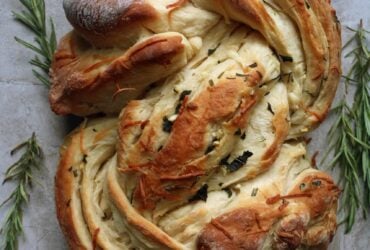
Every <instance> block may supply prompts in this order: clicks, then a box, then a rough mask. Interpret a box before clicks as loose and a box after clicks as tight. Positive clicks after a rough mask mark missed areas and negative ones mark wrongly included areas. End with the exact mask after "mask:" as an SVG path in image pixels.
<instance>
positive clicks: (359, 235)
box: [0, 0, 370, 250]
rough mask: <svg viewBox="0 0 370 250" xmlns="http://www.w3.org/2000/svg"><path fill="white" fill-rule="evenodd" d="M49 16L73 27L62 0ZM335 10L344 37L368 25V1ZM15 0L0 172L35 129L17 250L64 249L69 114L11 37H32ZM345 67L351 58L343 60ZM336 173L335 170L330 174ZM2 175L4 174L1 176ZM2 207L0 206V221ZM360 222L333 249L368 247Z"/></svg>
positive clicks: (7, 2) (3, 74) (2, 39)
mask: <svg viewBox="0 0 370 250" xmlns="http://www.w3.org/2000/svg"><path fill="white" fill-rule="evenodd" d="M45 2H46V5H47V15H48V16H52V17H53V19H54V21H55V24H56V31H57V35H58V38H60V37H61V36H62V35H63V34H65V33H66V32H68V31H69V30H70V29H71V27H70V25H69V24H68V23H67V21H66V19H65V17H64V12H63V9H62V0H45ZM332 2H333V5H334V6H335V7H336V9H337V13H338V17H339V19H340V20H341V22H342V25H343V41H344V42H345V41H347V39H348V37H349V36H350V35H351V34H350V33H349V32H348V30H347V29H345V27H346V26H349V27H356V25H357V24H358V22H359V19H360V18H362V19H363V21H364V26H365V27H366V28H367V29H370V1H369V0H352V1H351V0H332ZM20 9H21V5H20V4H19V1H17V0H1V6H0V34H1V36H0V109H1V113H2V115H1V118H0V159H1V162H0V173H1V174H3V173H4V172H5V170H6V169H7V167H8V166H9V165H10V164H12V163H13V162H14V161H15V160H17V157H14V158H12V157H10V154H9V152H10V150H11V149H12V148H13V147H14V146H15V145H17V144H18V143H20V142H22V141H24V140H25V139H26V138H29V137H30V136H31V134H32V132H36V134H37V137H38V139H39V142H40V144H41V146H42V148H43V150H44V156H45V161H44V167H43V168H42V169H41V171H39V172H37V173H36V174H35V176H36V178H38V179H39V181H40V182H41V184H42V186H37V185H35V186H34V188H33V190H32V193H31V200H30V203H29V206H28V207H27V208H26V209H25V215H24V229H25V234H24V236H23V237H21V238H20V249H27V250H32V249H53V250H59V249H67V246H66V243H65V241H64V239H63V236H62V233H61V230H60V229H59V225H58V222H57V220H56V216H55V205H54V175H55V171H56V165H57V161H58V157H59V149H58V148H59V146H60V145H61V143H62V141H63V137H64V136H65V135H66V134H67V133H68V132H69V131H70V130H71V129H72V128H73V124H71V121H70V119H67V118H63V117H58V116H56V115H54V114H53V113H52V112H51V111H50V109H49V104H48V99H47V90H46V89H45V87H44V86H42V85H40V84H38V82H37V80H36V79H35V78H34V77H33V75H32V72H31V67H30V65H29V64H28V63H27V62H28V61H29V60H30V59H31V58H32V57H33V54H32V52H30V51H28V50H26V49H24V48H23V47H21V46H20V45H18V44H17V43H16V42H15V41H14V36H18V37H20V38H22V39H25V40H28V41H32V39H33V37H32V34H30V32H29V31H28V30H27V29H25V28H24V27H23V26H21V25H19V24H18V23H17V22H15V21H14V19H13V17H12V14H11V10H17V11H18V10H20ZM343 64H344V67H343V71H344V72H346V70H347V69H348V66H349V64H350V62H349V61H348V60H345V61H344V62H343ZM341 93H343V88H341V89H340V90H339V91H338V93H337V100H338V99H339V98H340V97H341V96H342V94H341ZM330 123H331V119H330V118H329V119H327V120H326V121H325V122H324V124H323V125H322V126H321V127H320V128H319V129H317V130H316V131H315V132H314V133H313V134H312V137H313V140H312V142H311V144H310V150H311V152H314V151H317V150H318V151H322V150H323V149H325V147H326V146H327V141H326V140H325V138H326V134H327V130H328V128H329V127H330ZM334 174H335V173H334ZM0 179H2V177H1V178H0ZM12 188H13V186H12V185H10V184H7V185H4V186H1V188H0V201H3V200H4V199H5V198H6V197H7V195H8V194H9V193H10V192H11V190H12ZM3 219H4V209H2V210H1V211H0V220H1V223H2V222H3ZM358 221H359V222H358V223H357V224H356V226H355V228H354V229H353V231H352V233H351V234H348V235H344V234H343V228H342V227H340V228H339V230H338V232H337V234H336V237H335V238H334V240H333V243H332V244H331V249H335V250H337V249H338V250H344V249H345V250H347V249H348V250H349V249H350V250H364V249H370V220H368V221H367V222H365V221H363V219H362V217H361V215H359V216H358Z"/></svg>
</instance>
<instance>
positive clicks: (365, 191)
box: [323, 21, 370, 233]
mask: <svg viewBox="0 0 370 250" xmlns="http://www.w3.org/2000/svg"><path fill="white" fill-rule="evenodd" d="M350 30H351V31H352V32H354V35H353V37H352V38H351V39H350V40H349V41H348V43H347V44H346V45H345V46H344V49H345V48H347V47H348V46H349V45H350V44H354V46H355V49H353V50H351V51H350V52H349V53H348V54H347V55H346V58H348V57H351V58H353V62H352V66H351V68H350V70H349V72H348V74H347V76H344V79H345V84H346V90H347V87H348V86H354V87H355V88H356V91H355V95H354V99H353V105H352V106H350V105H349V104H348V103H347V102H346V101H345V99H346V96H344V97H343V99H342V101H341V102H340V104H339V105H338V106H337V107H336V108H334V109H333V112H334V113H335V114H336V115H337V119H336V121H335V122H334V125H333V126H332V127H331V129H330V131H329V134H328V139H329V148H328V151H327V152H326V154H325V157H324V159H323V161H325V160H326V158H327V155H328V154H329V153H330V152H333V154H334V157H333V159H332V160H331V161H330V162H328V163H327V166H328V167H330V168H334V167H338V168H339V169H340V173H341V184H342V188H343V194H342V209H343V210H344V214H345V216H344V220H343V223H344V224H345V232H346V233H348V232H350V231H351V229H352V227H353V225H354V223H355V220H356V214H357V212H358V210H359V209H361V208H362V210H363V212H364V216H365V217H366V212H367V209H368V208H369V204H370V196H369V195H370V159H369V158H370V145H369V143H370V97H369V83H370V74H369V69H370V51H369V48H368V47H367V44H368V42H369V41H368V38H367V36H366V34H367V33H368V32H367V31H366V30H365V29H364V28H363V25H362V21H361V22H360V25H359V28H358V29H357V30H354V29H350Z"/></svg>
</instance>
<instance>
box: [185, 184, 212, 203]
mask: <svg viewBox="0 0 370 250" xmlns="http://www.w3.org/2000/svg"><path fill="white" fill-rule="evenodd" d="M207 198H208V185H207V184H204V185H203V186H202V187H201V188H200V189H199V190H198V191H197V193H196V194H195V195H194V196H193V197H191V198H190V199H189V202H193V201H199V200H202V201H207Z"/></svg>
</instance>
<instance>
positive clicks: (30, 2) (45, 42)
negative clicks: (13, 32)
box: [13, 0, 57, 87]
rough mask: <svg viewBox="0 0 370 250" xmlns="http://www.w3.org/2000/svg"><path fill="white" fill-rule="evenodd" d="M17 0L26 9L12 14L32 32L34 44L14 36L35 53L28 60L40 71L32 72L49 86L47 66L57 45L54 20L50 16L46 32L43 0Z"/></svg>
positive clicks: (48, 66)
mask: <svg viewBox="0 0 370 250" xmlns="http://www.w3.org/2000/svg"><path fill="white" fill-rule="evenodd" d="M19 1H20V2H21V3H22V5H23V6H24V7H25V8H26V10H24V11H21V12H20V13H17V12H13V15H14V17H15V19H16V20H18V21H19V22H21V23H22V24H23V25H24V26H26V27H27V28H29V29H30V30H31V31H32V32H33V33H34V35H35V39H34V42H35V44H32V43H29V42H26V41H24V40H22V39H20V38H18V37H15V40H16V41H17V42H18V43H20V44H22V45H23V46H25V47H26V48H28V49H31V50H32V51H34V52H35V53H36V56H35V58H34V59H32V60H31V61H30V64H31V65H33V66H35V67H36V68H38V69H40V70H41V72H40V71H37V70H35V69H33V70H32V72H33V74H34V75H35V77H36V78H37V79H39V80H40V82H41V83H43V84H44V85H45V86H46V87H50V80H49V77H48V74H49V68H50V65H51V61H52V58H53V54H54V51H55V49H56V46H57V41H56V35H55V28H54V22H53V20H52V19H51V18H50V27H49V29H50V32H48V27H47V24H46V20H45V19H46V18H45V2H44V0H19ZM49 33H50V34H49Z"/></svg>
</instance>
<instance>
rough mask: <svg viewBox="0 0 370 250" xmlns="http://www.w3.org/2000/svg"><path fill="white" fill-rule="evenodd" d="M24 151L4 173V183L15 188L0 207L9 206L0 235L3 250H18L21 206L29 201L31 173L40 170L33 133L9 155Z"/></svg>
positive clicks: (38, 148)
mask: <svg viewBox="0 0 370 250" xmlns="http://www.w3.org/2000/svg"><path fill="white" fill-rule="evenodd" d="M21 149H24V153H23V155H22V156H21V158H20V159H19V160H18V161H17V162H16V163H14V164H13V165H11V166H10V167H9V168H8V170H7V171H6V173H5V179H4V182H3V184H4V183H6V182H9V181H13V182H15V183H16V188H15V189H14V190H13V192H12V193H11V194H10V196H9V197H8V198H7V199H6V200H5V201H4V202H3V203H2V204H1V205H0V207H3V206H4V205H5V204H8V205H9V210H8V213H7V216H6V218H5V221H4V224H3V227H2V229H1V233H2V235H3V244H2V246H3V247H4V249H5V250H14V249H17V248H18V241H17V239H18V236H19V235H21V234H22V232H23V225H22V219H23V206H24V205H25V204H26V203H28V201H29V191H28V189H29V188H31V187H32V180H33V179H32V171H33V170H35V169H40V167H41V161H42V151H41V148H40V146H39V145H38V143H37V140H36V136H35V133H33V134H32V136H31V138H29V139H28V140H27V141H26V142H24V143H22V144H20V145H19V146H17V147H16V148H14V149H13V150H12V151H11V152H10V154H11V155H14V154H15V153H16V152H17V151H19V150H21Z"/></svg>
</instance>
